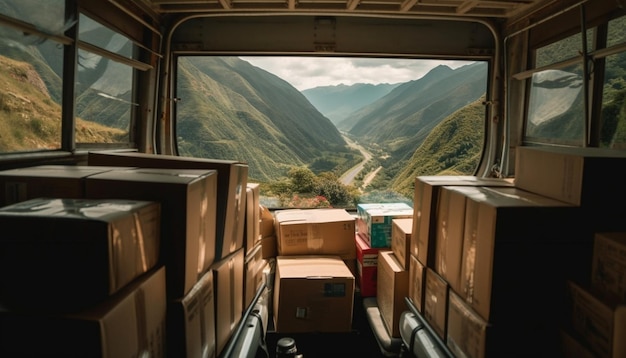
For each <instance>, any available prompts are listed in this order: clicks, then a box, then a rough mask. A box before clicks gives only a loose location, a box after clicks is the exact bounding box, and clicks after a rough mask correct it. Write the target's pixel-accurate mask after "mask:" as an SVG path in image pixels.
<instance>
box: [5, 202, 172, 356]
mask: <svg viewBox="0 0 626 358" xmlns="http://www.w3.org/2000/svg"><path fill="white" fill-rule="evenodd" d="M160 215H161V211H160V205H159V203H156V202H150V201H141V200H124V199H105V200H98V199H59V198H35V199H29V200H25V201H21V202H17V203H14V204H10V205H6V206H4V207H2V208H0V222H1V223H2V224H1V225H2V228H3V230H4V231H3V234H2V235H1V237H0V267H1V271H0V287H1V288H0V331H1V332H2V334H1V335H0V355H2V356H7V357H10V356H20V355H33V356H46V355H48V356H98V357H119V356H137V355H141V354H148V355H153V356H163V355H164V352H165V347H166V342H165V337H164V332H165V328H166V327H165V326H166V289H165V283H166V278H165V268H164V266H163V265H161V264H160V263H159V238H160V235H161V232H160ZM33 342H35V343H33Z"/></svg>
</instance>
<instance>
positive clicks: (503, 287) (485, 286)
mask: <svg viewBox="0 0 626 358" xmlns="http://www.w3.org/2000/svg"><path fill="white" fill-rule="evenodd" d="M474 190H476V191H477V192H476V193H475V195H472V196H468V197H467V210H466V216H465V232H464V243H463V255H462V264H461V267H462V270H461V277H462V280H461V283H462V285H461V288H460V290H457V289H454V287H453V289H454V290H455V292H457V293H458V294H460V295H461V297H463V298H464V299H465V300H466V302H468V303H470V306H471V307H472V308H473V309H474V310H476V311H477V312H478V313H479V314H480V315H481V316H482V317H483V318H484V319H485V320H487V321H488V322H490V323H493V324H498V325H499V327H509V325H511V327H509V328H508V329H510V330H513V329H514V327H524V326H525V327H527V328H528V329H530V327H533V328H532V329H534V330H535V331H536V332H538V330H539V329H540V328H539V327H542V328H544V329H549V327H550V326H551V325H552V324H553V322H551V321H550V320H549V317H550V316H551V315H553V314H554V310H555V307H559V306H562V302H563V300H564V299H565V296H564V294H565V289H564V287H565V285H564V282H565V279H567V278H570V279H576V280H581V281H584V282H588V281H589V275H590V272H591V270H590V267H589V265H590V262H591V252H592V243H593V235H592V234H591V233H590V232H587V231H586V228H585V226H584V225H585V224H586V222H585V220H584V219H583V218H582V217H581V213H582V212H581V211H580V209H579V208H578V207H576V206H573V205H571V204H567V203H565V202H562V201H558V200H554V199H550V198H548V197H545V196H541V195H537V194H533V193H530V192H527V191H524V190H521V189H518V188H478V187H476V188H474ZM520 287H532V290H533V292H538V293H540V294H541V297H542V298H541V299H540V300H528V298H527V297H526V296H525V295H520V294H519V288H520ZM512 305H514V306H519V308H517V309H515V310H511V309H510V307H511V306H512Z"/></svg>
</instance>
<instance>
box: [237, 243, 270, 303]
mask: <svg viewBox="0 0 626 358" xmlns="http://www.w3.org/2000/svg"><path fill="white" fill-rule="evenodd" d="M268 264H269V263H268V261H267V260H266V259H264V258H263V251H262V250H261V243H258V244H257V245H256V246H255V247H254V248H253V249H252V250H251V251H250V252H249V253H247V254H246V256H245V258H244V296H243V307H244V308H245V307H248V306H249V305H250V303H251V302H252V299H253V298H254V296H255V295H256V293H257V291H258V290H259V288H260V287H261V285H262V284H263V283H264V282H265V275H264V270H265V268H266V267H267V266H268Z"/></svg>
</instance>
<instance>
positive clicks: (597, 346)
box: [568, 281, 626, 358]
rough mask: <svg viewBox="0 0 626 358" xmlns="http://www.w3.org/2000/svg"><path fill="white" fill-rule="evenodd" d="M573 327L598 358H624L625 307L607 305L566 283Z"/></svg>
mask: <svg viewBox="0 0 626 358" xmlns="http://www.w3.org/2000/svg"><path fill="white" fill-rule="evenodd" d="M568 287H569V290H570V291H569V292H570V295H571V303H572V312H571V319H572V326H573V329H574V330H575V332H577V333H578V334H579V335H580V336H581V337H584V340H585V342H586V343H587V344H588V346H589V348H590V349H591V350H592V351H593V352H594V353H595V354H597V355H598V356H599V357H611V358H617V357H626V341H624V337H625V336H626V303H624V302H618V301H609V300H606V299H604V298H602V297H601V295H598V294H597V293H596V292H594V291H592V290H590V289H589V288H587V287H584V286H581V285H579V284H577V283H575V282H574V281H568Z"/></svg>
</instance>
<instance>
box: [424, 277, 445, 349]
mask: <svg viewBox="0 0 626 358" xmlns="http://www.w3.org/2000/svg"><path fill="white" fill-rule="evenodd" d="M449 291H450V290H449V286H448V283H447V282H446V280H444V279H443V277H441V276H440V275H439V274H438V273H437V272H435V271H434V270H432V269H431V268H429V267H427V268H426V283H425V285H424V319H425V320H426V322H428V324H430V326H431V328H432V329H433V330H434V331H435V333H437V335H439V338H440V339H442V340H443V341H444V342H445V341H446V335H447V321H448V292H449Z"/></svg>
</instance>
